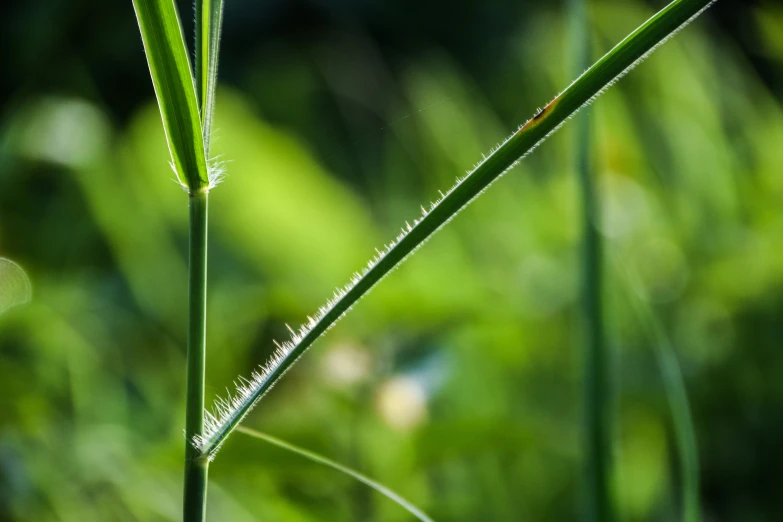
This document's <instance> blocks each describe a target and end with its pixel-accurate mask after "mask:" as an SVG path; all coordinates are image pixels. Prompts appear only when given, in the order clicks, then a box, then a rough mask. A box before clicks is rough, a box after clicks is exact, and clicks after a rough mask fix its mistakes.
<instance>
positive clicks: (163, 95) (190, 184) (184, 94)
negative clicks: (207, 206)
mask: <svg viewBox="0 0 783 522" xmlns="http://www.w3.org/2000/svg"><path fill="white" fill-rule="evenodd" d="M133 8H134V10H135V11H136V19H137V20H138V22H139V29H141V38H142V41H143V42H144V52H145V53H146V55H147V64H148V65H149V68H150V74H151V75H152V85H153V86H154V88H155V96H156V97H157V99H158V107H159V108H160V115H161V118H162V119H163V129H164V131H165V133H166V142H167V143H168V146H169V152H170V153H171V164H172V167H173V168H174V171H175V172H176V174H177V178H178V179H179V182H180V183H181V184H182V185H183V186H184V187H186V188H187V189H188V191H189V192H191V193H195V192H199V191H200V190H203V189H207V188H208V187H209V185H210V180H209V173H208V169H207V162H206V155H205V152H204V143H203V141H202V131H201V119H200V118H199V111H198V103H197V101H196V90H195V87H194V85H193V74H192V73H191V70H190V60H189V59H188V51H187V48H186V47H185V40H184V39H183V36H182V26H181V24H180V21H179V16H178V15H177V10H176V7H175V5H174V0H133Z"/></svg>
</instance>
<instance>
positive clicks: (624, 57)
mask: <svg viewBox="0 0 783 522" xmlns="http://www.w3.org/2000/svg"><path fill="white" fill-rule="evenodd" d="M711 3H712V1H711V0H675V1H674V2H672V3H671V4H669V5H668V6H666V7H665V8H664V9H662V10H661V11H659V12H658V13H657V14H655V15H654V16H653V17H652V18H650V19H649V20H647V21H646V22H645V23H644V24H642V25H641V26H640V27H639V28H638V29H636V30H635V31H634V32H633V33H631V34H630V35H629V36H628V37H626V38H625V39H624V40H623V41H622V42H620V43H619V44H618V45H617V46H615V47H614V48H613V49H612V50H611V51H609V52H608V53H607V54H606V55H604V57H603V58H601V59H600V60H599V61H598V62H596V63H595V64H594V65H593V66H592V67H590V68H589V69H588V70H587V71H586V72H585V73H583V74H582V75H581V76H580V77H579V78H577V79H576V80H575V81H574V82H573V83H572V84H571V85H570V86H569V87H567V88H566V89H565V90H564V91H563V92H562V93H561V94H559V95H558V96H556V97H555V99H554V100H552V101H551V102H550V103H549V104H547V105H546V106H545V107H544V108H543V109H541V110H539V111H538V112H537V113H536V114H535V116H533V118H531V119H530V120H528V121H527V122H526V123H525V124H524V125H522V126H521V127H520V128H519V129H518V130H517V131H516V132H515V133H514V134H512V135H511V136H510V137H509V138H508V139H507V140H505V141H504V142H503V143H502V144H501V145H500V146H498V147H497V148H496V149H494V150H493V151H492V152H491V153H490V154H489V156H487V157H485V158H484V160H483V161H482V162H480V163H479V164H478V165H477V166H476V168H475V169H474V170H473V171H471V172H470V173H469V174H468V175H467V176H465V177H462V178H459V179H458V180H457V183H456V185H454V186H453V187H452V188H451V189H450V190H449V191H448V192H447V193H446V194H443V195H442V197H441V198H440V199H439V200H437V201H436V202H434V203H432V204H431V205H430V207H429V209H425V208H423V207H422V216H421V217H420V218H419V219H416V220H414V221H413V225H411V224H408V223H406V227H404V228H403V229H402V233H401V234H400V235H399V236H398V237H397V239H396V240H394V241H393V242H392V243H391V244H390V245H387V246H386V248H385V249H384V250H383V251H380V250H379V251H378V253H377V256H376V257H375V258H374V259H372V260H371V261H370V262H369V263H368V265H367V267H366V268H365V269H364V270H363V271H362V273H356V274H355V275H354V277H353V278H352V279H351V282H350V283H349V284H348V285H347V286H346V287H344V288H342V289H339V290H338V291H337V292H336V293H335V296H334V298H333V299H331V300H329V301H328V302H327V304H326V305H324V306H323V307H322V308H321V309H320V310H319V311H318V312H317V313H316V314H315V316H314V317H309V318H308V321H307V322H306V323H305V324H304V325H303V326H302V327H301V328H300V329H299V330H298V331H294V330H293V329H291V333H292V339H291V341H287V342H285V343H283V344H282V345H279V346H278V349H277V351H276V352H275V354H274V356H273V357H272V359H271V360H270V361H268V362H267V364H266V365H264V366H262V367H261V368H260V370H259V371H256V372H254V373H253V374H252V376H251V378H250V379H246V378H242V377H240V382H239V383H238V384H237V391H236V393H235V395H234V396H229V397H227V398H225V399H221V400H218V401H217V402H216V405H215V410H214V411H213V412H207V413H206V418H207V423H206V428H205V432H204V434H202V435H198V436H196V437H194V438H193V444H194V445H195V446H196V447H197V448H198V451H199V452H201V454H202V455H204V456H208V457H209V458H213V457H214V455H215V453H216V452H217V451H218V449H219V448H220V446H221V445H222V444H223V442H224V441H225V440H226V438H227V437H228V436H229V435H230V434H231V432H232V431H233V430H234V429H235V428H236V427H237V426H238V425H239V423H240V422H241V421H242V419H243V418H244V417H245V416H246V415H247V414H248V412H250V410H251V409H252V408H253V406H255V404H256V403H257V401H258V400H259V399H260V398H261V397H262V396H263V395H264V394H265V393H266V392H267V391H269V389H270V388H271V387H272V386H274V384H275V383H276V382H277V381H278V379H280V377H282V376H283V375H284V374H285V373H286V372H287V371H288V370H289V369H290V368H291V366H292V365H293V364H294V363H295V362H296V361H297V359H298V358H299V357H300V356H301V355H302V354H303V353H304V352H305V351H306V350H307V349H308V348H309V347H310V346H311V345H312V344H313V342H314V341H315V340H316V339H318V338H319V337H320V336H321V335H322V334H323V333H324V332H326V331H327V330H328V329H329V328H331V327H332V326H333V325H334V324H335V323H336V322H337V321H338V320H339V319H340V318H341V317H342V316H343V315H344V314H345V313H347V312H348V311H349V310H350V309H351V307H352V306H353V305H354V304H355V303H356V302H357V301H359V300H360V299H361V298H362V297H363V296H365V295H366V294H367V293H368V292H369V291H370V290H371V289H372V288H373V287H374V286H375V285H376V284H378V282H380V281H381V280H382V279H383V278H384V277H385V276H386V275H387V274H388V273H390V272H391V271H392V270H394V269H395V268H397V266H399V264H400V263H401V262H402V261H404V260H405V259H406V258H407V257H408V256H409V255H410V254H412V253H413V252H414V251H415V250H416V249H418V248H419V247H420V246H421V245H422V244H424V242H426V241H427V240H428V239H429V238H430V237H431V236H432V235H433V234H434V233H435V232H437V231H438V230H439V229H440V228H441V227H442V226H444V225H445V224H446V223H448V221H450V220H451V219H452V218H453V217H454V216H455V215H456V214H457V213H458V212H459V211H460V210H461V209H462V208H464V207H465V206H466V205H467V204H468V203H470V202H471V201H472V200H473V199H475V198H476V197H477V196H479V195H480V194H481V193H482V192H483V191H484V190H485V189H486V188H487V187H488V186H489V185H490V184H491V183H492V182H493V181H495V180H496V179H498V178H499V177H501V176H502V175H503V174H504V173H506V172H507V171H508V170H509V169H510V168H512V167H513V166H514V165H516V164H517V162H519V161H520V160H521V159H522V158H524V157H525V156H526V155H527V154H529V153H530V152H531V151H532V150H533V149H535V147H537V146H538V145H539V144H540V143H541V142H543V141H544V140H545V139H546V138H547V137H548V136H550V135H551V134H552V133H553V132H555V131H556V130H557V129H559V128H560V126H561V125H563V123H565V121H566V120H568V119H569V118H570V117H571V116H573V115H574V114H575V113H576V112H577V111H578V110H579V109H580V108H582V107H584V106H585V105H587V104H589V103H591V102H592V101H593V100H594V99H595V98H596V97H598V96H599V95H600V94H601V93H602V92H604V91H605V90H606V89H607V88H608V87H610V86H611V85H612V84H613V83H614V82H616V81H617V80H618V79H619V78H620V77H622V76H623V75H624V74H625V73H627V72H628V71H629V70H631V69H632V68H633V67H634V66H635V65H637V64H638V63H640V62H641V61H642V60H644V58H646V57H647V56H648V55H649V54H650V53H652V52H653V51H654V50H655V49H656V48H657V47H658V46H659V45H660V44H662V43H663V42H664V41H666V40H667V39H668V38H670V37H671V36H672V35H674V34H675V33H676V32H677V31H678V30H679V29H681V28H682V27H684V26H685V25H687V24H688V23H689V22H690V21H691V20H693V19H694V18H696V17H697V16H698V15H699V14H700V13H701V12H702V11H703V10H704V9H706V8H707V7H708V6H709V5H710V4H711Z"/></svg>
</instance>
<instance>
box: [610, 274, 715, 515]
mask: <svg viewBox="0 0 783 522" xmlns="http://www.w3.org/2000/svg"><path fill="white" fill-rule="evenodd" d="M624 272H625V275H626V280H627V281H628V290H629V291H628V292H627V294H628V301H629V302H630V304H631V308H632V309H633V311H634V313H635V314H636V316H637V317H638V319H639V321H640V322H641V323H642V325H643V326H644V328H645V329H646V330H647V334H648V336H649V337H650V341H651V342H650V344H652V347H653V350H654V352H655V358H656V360H657V362H658V368H659V369H660V371H661V379H662V381H663V387H664V390H665V391H666V399H667V401H668V403H669V409H670V410H671V414H672V425H673V427H674V438H675V440H676V442H677V452H678V453H679V457H680V480H681V481H682V494H681V497H682V498H681V502H682V521H683V522H700V521H701V508H700V502H699V488H700V485H699V484H700V478H699V449H698V443H697V441H696V428H695V426H694V424H693V415H692V414H691V406H690V402H689V401H688V390H687V388H686V387H685V379H683V376H682V371H681V370H680V363H679V361H678V360H677V353H676V351H675V349H674V346H672V343H671V341H670V340H669V336H668V335H666V331H665V330H664V328H663V326H662V325H661V323H660V321H659V320H658V318H657V317H656V316H655V313H654V311H653V310H651V309H650V306H649V305H647V304H646V303H644V302H643V301H642V300H641V298H640V297H639V296H642V295H644V294H645V290H644V285H643V284H642V282H641V279H640V278H639V275H638V274H637V273H636V271H634V270H632V269H631V268H626V269H625V270H624Z"/></svg>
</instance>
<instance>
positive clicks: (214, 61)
mask: <svg viewBox="0 0 783 522" xmlns="http://www.w3.org/2000/svg"><path fill="white" fill-rule="evenodd" d="M199 22H200V27H199V26H198V24H199ZM196 23H197V27H196V53H195V54H196V63H195V65H196V67H195V71H196V72H195V76H196V92H197V95H198V100H199V108H200V110H201V126H202V127H203V129H204V134H203V138H204V151H205V153H206V155H207V157H209V144H210V132H211V130H212V115H213V113H214V107H215V90H216V88H217V70H218V54H219V52H220V33H221V30H222V27H223V0H196Z"/></svg>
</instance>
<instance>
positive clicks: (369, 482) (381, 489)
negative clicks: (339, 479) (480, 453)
mask: <svg viewBox="0 0 783 522" xmlns="http://www.w3.org/2000/svg"><path fill="white" fill-rule="evenodd" d="M237 431H239V432H240V433H244V434H245V435H248V436H250V437H253V438H256V439H261V440H263V441H266V442H268V443H269V444H272V445H274V446H277V447H278V448H282V449H285V450H288V451H290V452H293V453H296V454H297V455H301V456H302V457H305V458H307V459H310V460H312V461H313V462H317V463H319V464H323V465H324V466H328V467H330V468H332V469H335V470H337V471H340V472H342V473H345V474H346V475H348V476H350V477H353V478H355V479H356V480H358V481H359V482H361V483H362V484H365V485H366V486H369V487H371V488H372V489H374V490H375V491H377V492H378V493H380V494H381V495H383V496H385V497H386V498H388V499H389V500H391V501H393V502H396V503H397V504H399V505H400V506H401V507H402V508H403V509H405V510H406V511H407V512H408V513H410V514H411V515H413V516H414V517H416V518H417V519H418V520H421V521H422V522H432V519H431V518H430V517H428V516H427V515H426V514H425V513H424V512H423V511H421V510H420V509H419V508H417V507H416V506H414V505H413V504H411V503H410V502H408V501H407V500H405V499H404V498H402V497H401V496H399V495H398V494H397V493H395V492H394V491H392V490H390V489H389V488H387V487H386V486H384V485H383V484H380V483H378V482H376V481H374V480H373V479H371V478H369V477H367V476H365V475H362V474H361V473H359V472H358V471H356V470H353V469H351V468H349V467H347V466H344V465H342V464H340V463H339V462H335V461H333V460H331V459H328V458H326V457H324V456H323V455H319V454H318V453H315V452H312V451H310V450H306V449H304V448H300V447H299V446H295V445H293V444H291V443H289V442H285V441H284V440H280V439H278V438H276V437H272V436H271V435H267V434H266V433H262V432H260V431H256V430H253V429H250V428H246V427H245V426H239V427H238V428H237Z"/></svg>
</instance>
